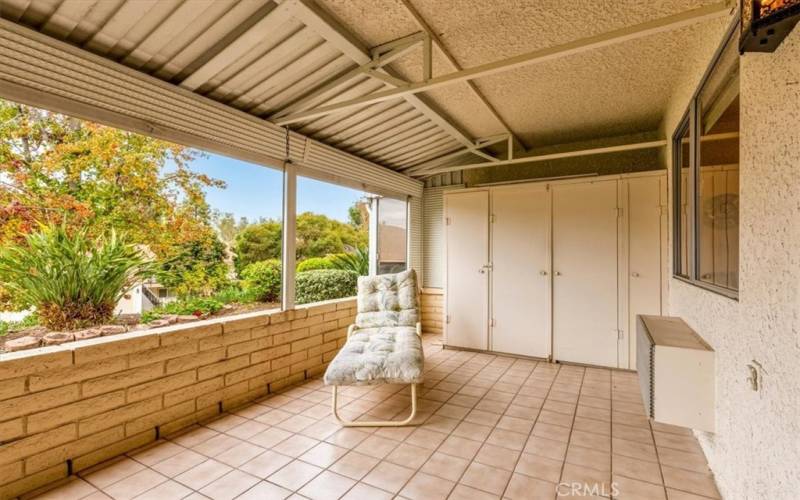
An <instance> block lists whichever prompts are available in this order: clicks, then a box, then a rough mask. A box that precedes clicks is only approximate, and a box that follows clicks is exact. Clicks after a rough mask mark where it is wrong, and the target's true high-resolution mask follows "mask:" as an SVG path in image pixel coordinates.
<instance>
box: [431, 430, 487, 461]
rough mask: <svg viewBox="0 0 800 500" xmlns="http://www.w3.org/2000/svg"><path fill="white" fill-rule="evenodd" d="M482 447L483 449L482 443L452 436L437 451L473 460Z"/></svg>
mask: <svg viewBox="0 0 800 500" xmlns="http://www.w3.org/2000/svg"><path fill="white" fill-rule="evenodd" d="M480 447H481V442H480V441H473V440H471V439H467V438H465V437H460V436H453V435H451V436H448V437H447V439H445V440H444V442H443V443H442V444H441V445H440V446H439V448H438V450H437V451H439V452H441V453H446V454H448V455H452V456H455V457H460V458H465V459H467V460H472V458H473V457H474V456H475V454H476V453H477V452H478V450H479V449H480Z"/></svg>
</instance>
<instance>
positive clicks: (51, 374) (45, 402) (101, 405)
mask: <svg viewBox="0 0 800 500" xmlns="http://www.w3.org/2000/svg"><path fill="white" fill-rule="evenodd" d="M355 307H356V304H355V299H342V300H336V301H330V302H323V303H319V304H313V305H309V306H300V307H298V308H297V309H294V310H291V311H284V312H260V313H253V314H247V315H241V316H236V317H231V318H223V319H219V320H211V321H204V322H202V323H189V324H186V325H179V326H172V327H166V328H161V329H154V330H148V331H144V332H139V333H128V334H123V335H118V336H114V337H102V338H98V339H92V340H86V341H80V342H73V343H69V344H64V345H61V346H56V347H46V348H42V349H36V350H33V351H22V352H19V353H12V354H3V355H0V499H6V498H13V497H15V496H17V495H19V494H22V493H25V492H29V491H31V490H34V489H36V488H38V487H40V486H42V485H45V484H47V483H49V482H52V481H55V480H57V479H61V478H64V477H66V476H67V473H68V470H69V466H68V461H69V462H70V463H71V465H72V470H73V472H77V471H80V470H83V469H86V468H88V467H91V466H92V465H95V464H97V463H99V462H102V461H104V460H107V459H109V458H111V457H114V456H117V455H120V454H123V453H125V452H127V451H129V450H132V449H134V448H138V447H141V446H143V445H145V444H147V443H150V442H152V441H154V440H155V439H156V438H157V435H158V434H160V435H167V434H170V433H173V432H175V431H177V430H179V429H181V428H184V427H187V426H189V425H191V424H193V423H195V422H198V421H203V420H207V419H211V418H213V417H214V416H216V415H218V414H219V413H220V412H221V411H226V410H230V409H232V408H235V407H237V406H239V405H242V404H244V403H246V402H247V401H250V400H253V399H256V398H259V397H261V396H263V395H265V394H268V393H270V392H274V391H276V390H278V389H280V388H282V387H285V386H286V385H288V384H292V383H295V382H300V381H301V380H304V379H306V378H308V377H311V376H314V375H318V374H320V373H322V372H323V371H324V370H325V367H326V365H327V363H328V362H329V361H330V360H331V359H333V357H334V356H335V354H336V352H337V351H338V349H339V347H341V346H342V345H343V344H344V341H345V339H346V335H347V326H348V325H349V324H351V323H352V322H353V320H354V318H355Z"/></svg>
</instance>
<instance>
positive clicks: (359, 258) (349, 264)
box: [330, 248, 369, 276]
mask: <svg viewBox="0 0 800 500" xmlns="http://www.w3.org/2000/svg"><path fill="white" fill-rule="evenodd" d="M330 261H331V264H332V265H333V268H334V269H342V270H344V271H353V272H355V273H357V274H358V275H359V276H366V275H368V274H369V251H368V250H367V249H366V248H356V249H355V251H353V252H352V253H337V254H335V255H331V256H330Z"/></svg>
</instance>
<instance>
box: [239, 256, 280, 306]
mask: <svg viewBox="0 0 800 500" xmlns="http://www.w3.org/2000/svg"><path fill="white" fill-rule="evenodd" d="M242 278H244V289H245V290H246V291H247V292H248V293H251V294H252V296H253V297H254V298H256V300H258V301H260V302H277V301H278V300H279V299H280V296H281V261H279V260H278V259H269V260H262V261H259V262H253V263H252V264H248V265H247V266H246V267H245V268H244V269H243V270H242Z"/></svg>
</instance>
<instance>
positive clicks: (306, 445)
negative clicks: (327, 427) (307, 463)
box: [272, 434, 319, 458]
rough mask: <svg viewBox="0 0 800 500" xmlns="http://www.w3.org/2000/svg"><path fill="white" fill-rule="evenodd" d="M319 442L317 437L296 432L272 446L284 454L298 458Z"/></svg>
mask: <svg viewBox="0 0 800 500" xmlns="http://www.w3.org/2000/svg"><path fill="white" fill-rule="evenodd" d="M318 443H319V441H317V440H316V439H311V438H310V437H307V436H302V435H300V434H295V435H293V436H290V437H288V438H286V439H284V440H283V441H281V442H280V443H278V444H276V445H275V446H273V447H272V449H273V450H274V451H277V452H278V453H280V454H282V455H286V456H289V457H294V458H297V457H299V456H300V455H302V454H303V453H305V452H307V451H308V450H310V449H311V448H313V447H314V446H316V445H317V444H318Z"/></svg>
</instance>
